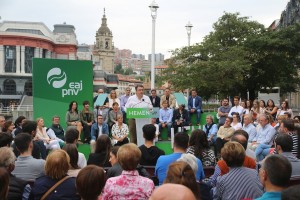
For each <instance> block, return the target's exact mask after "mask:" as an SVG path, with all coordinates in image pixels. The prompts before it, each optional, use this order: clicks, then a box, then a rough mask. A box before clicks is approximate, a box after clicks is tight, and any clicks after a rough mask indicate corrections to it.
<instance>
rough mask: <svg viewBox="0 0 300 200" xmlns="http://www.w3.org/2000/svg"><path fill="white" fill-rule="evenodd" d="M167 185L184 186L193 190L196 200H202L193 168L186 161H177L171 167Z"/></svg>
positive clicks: (166, 180) (166, 181)
mask: <svg viewBox="0 0 300 200" xmlns="http://www.w3.org/2000/svg"><path fill="white" fill-rule="evenodd" d="M165 183H175V184H181V185H184V186H186V187H188V188H190V189H191V190H192V192H193V193H194V195H195V197H196V199H200V191H199V187H198V184H197V181H196V176H195V172H194V171H193V169H192V167H191V166H190V165H189V164H188V163H186V162H184V161H176V162H173V163H172V164H170V165H169V169H168V172H167V177H166V179H165V181H164V184H165Z"/></svg>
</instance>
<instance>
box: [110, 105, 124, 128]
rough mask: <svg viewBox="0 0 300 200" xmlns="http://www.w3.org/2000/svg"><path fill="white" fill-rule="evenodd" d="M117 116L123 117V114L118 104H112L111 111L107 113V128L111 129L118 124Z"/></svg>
mask: <svg viewBox="0 0 300 200" xmlns="http://www.w3.org/2000/svg"><path fill="white" fill-rule="evenodd" d="M118 115H121V116H123V113H122V111H121V110H120V108H119V104H118V103H117V102H114V103H113V105H112V110H110V111H109V113H108V116H109V120H108V125H109V128H112V126H113V125H114V124H116V123H117V122H118V119H117V116H118ZM122 122H123V121H122Z"/></svg>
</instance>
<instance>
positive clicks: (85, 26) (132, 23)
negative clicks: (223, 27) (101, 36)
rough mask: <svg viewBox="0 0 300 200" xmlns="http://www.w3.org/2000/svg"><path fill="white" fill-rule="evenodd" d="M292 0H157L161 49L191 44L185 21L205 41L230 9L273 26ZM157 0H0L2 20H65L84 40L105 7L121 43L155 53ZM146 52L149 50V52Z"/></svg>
mask: <svg viewBox="0 0 300 200" xmlns="http://www.w3.org/2000/svg"><path fill="white" fill-rule="evenodd" d="M288 1H289V0H184V1H182V0H156V3H157V4H158V6H159V9H158V14H157V19H156V52H157V53H163V54H165V57H169V56H170V53H169V51H170V50H172V49H175V48H180V47H183V46H185V45H187V33H186V29H185V25H186V24H187V23H188V21H190V22H191V23H192V25H193V28H192V36H191V44H194V43H198V42H201V41H202V39H203V37H204V36H205V35H207V34H208V33H209V32H210V31H212V24H213V23H214V22H216V21H217V20H218V18H219V17H221V16H222V15H223V13H224V11H226V12H240V13H241V16H248V17H250V19H251V20H255V21H258V22H260V23H262V24H264V25H265V26H269V25H270V24H271V23H272V22H273V21H274V20H275V19H279V18H280V15H281V12H282V11H283V10H284V9H285V7H286V4H287V2H288ZM151 2H152V0H0V16H1V21H4V20H13V21H31V22H43V23H45V24H46V25H47V26H48V28H49V29H50V30H53V25H54V24H61V23H63V22H66V23H67V24H72V25H74V26H75V28H76V34H77V40H78V43H79V44H82V43H86V44H93V43H94V41H95V32H96V31H97V30H98V28H99V27H100V25H101V18H102V15H103V8H104V7H105V9H106V16H107V18H108V21H107V23H108V26H109V28H110V29H111V31H112V33H113V36H114V39H113V40H114V44H115V46H116V47H118V48H119V49H131V50H132V52H133V53H142V54H145V55H147V54H149V53H151V38H152V18H151V14H150V9H149V7H148V6H149V5H150V3H151ZM146 58H147V56H146Z"/></svg>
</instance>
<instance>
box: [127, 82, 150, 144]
mask: <svg viewBox="0 0 300 200" xmlns="http://www.w3.org/2000/svg"><path fill="white" fill-rule="evenodd" d="M135 90H136V94H135V95H133V96H131V97H129V98H128V100H127V102H126V104H125V111H126V112H127V108H149V109H152V108H153V106H152V103H151V101H150V99H149V97H148V96H146V95H144V86H143V85H137V86H136V87H135ZM149 123H150V119H147V118H145V119H129V120H128V125H129V132H130V141H131V142H133V143H135V144H137V145H138V146H140V145H142V144H143V142H144V139H143V133H142V128H143V126H144V125H145V124H149ZM137 130H138V134H137Z"/></svg>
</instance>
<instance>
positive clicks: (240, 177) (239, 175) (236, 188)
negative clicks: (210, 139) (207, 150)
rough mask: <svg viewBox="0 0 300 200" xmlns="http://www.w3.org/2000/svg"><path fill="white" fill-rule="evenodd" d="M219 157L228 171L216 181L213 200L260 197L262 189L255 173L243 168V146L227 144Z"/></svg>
mask: <svg viewBox="0 0 300 200" xmlns="http://www.w3.org/2000/svg"><path fill="white" fill-rule="evenodd" d="M221 155H222V158H223V159H224V161H225V162H226V164H227V166H228V167H229V168H230V170H229V172H228V173H227V174H225V175H223V176H221V177H220V178H219V179H218V181H217V185H216V190H215V193H214V199H244V198H251V199H253V198H257V197H259V196H261V195H262V193H263V188H262V186H261V183H260V182H259V179H258V174H257V171H256V170H254V169H249V168H246V167H243V163H244V160H245V155H246V154H245V149H244V148H243V146H242V145H241V144H239V143H238V142H228V143H226V144H225V145H224V148H223V149H222V150H221Z"/></svg>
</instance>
